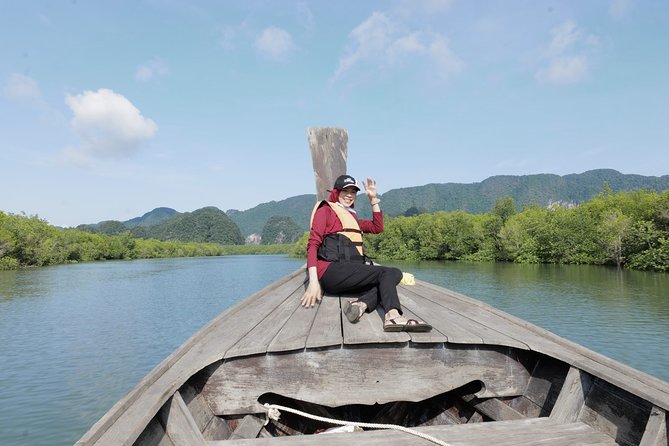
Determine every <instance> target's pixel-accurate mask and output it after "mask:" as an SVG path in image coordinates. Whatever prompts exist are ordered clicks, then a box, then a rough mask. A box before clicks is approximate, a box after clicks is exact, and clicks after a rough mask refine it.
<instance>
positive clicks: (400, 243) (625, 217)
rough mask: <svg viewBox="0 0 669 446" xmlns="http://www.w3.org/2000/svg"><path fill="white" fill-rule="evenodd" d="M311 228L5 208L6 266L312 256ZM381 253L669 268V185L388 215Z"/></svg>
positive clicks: (375, 251) (0, 232)
mask: <svg viewBox="0 0 669 446" xmlns="http://www.w3.org/2000/svg"><path fill="white" fill-rule="evenodd" d="M307 239H308V232H307V233H305V234H304V235H303V236H302V238H301V239H300V240H298V241H297V242H295V243H293V244H273V245H221V244H215V243H194V242H179V241H160V240H156V239H142V238H135V237H133V236H132V234H131V233H130V232H129V231H128V232H124V233H122V234H119V235H113V236H110V235H101V234H92V233H89V232H85V231H82V230H79V229H70V228H67V229H62V228H57V227H55V226H51V225H49V224H48V223H47V222H46V221H45V220H42V219H40V218H39V217H37V216H23V215H14V214H8V213H4V212H2V211H0V270H3V269H4V270H8V269H18V268H22V267H31V266H48V265H57V264H66V263H78V262H90V261H99V260H121V259H148V258H167V257H196V256H223V255H244V254H289V255H291V256H293V257H305V253H306V243H307ZM366 245H367V248H368V252H367V253H368V255H369V256H370V257H371V258H373V259H375V260H379V261H384V260H410V261H414V260H451V261H470V262H494V261H499V262H516V263H555V264H592V265H612V266H618V267H622V268H629V269H637V270H647V271H656V272H669V191H664V192H661V193H658V192H655V191H648V190H636V191H630V192H616V193H614V192H612V191H611V190H610V189H609V188H608V187H606V186H605V188H604V191H603V192H601V193H600V194H599V195H597V196H596V197H594V198H593V199H591V200H589V201H587V202H584V203H582V204H580V205H578V206H574V205H569V206H562V205H560V204H554V205H552V206H550V207H548V208H543V207H539V206H537V205H532V204H530V205H526V206H524V207H523V209H522V210H520V211H517V209H516V205H515V202H514V200H513V198H511V197H505V198H501V199H498V200H497V201H496V203H495V206H494V207H493V209H492V210H491V211H490V212H487V213H484V214H469V213H466V212H463V211H454V212H445V211H439V212H434V213H424V214H417V215H413V216H402V217H394V218H391V217H388V218H387V219H386V224H385V231H384V232H383V233H382V234H378V235H369V236H366Z"/></svg>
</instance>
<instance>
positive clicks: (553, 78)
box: [537, 56, 588, 84]
mask: <svg viewBox="0 0 669 446" xmlns="http://www.w3.org/2000/svg"><path fill="white" fill-rule="evenodd" d="M587 74H588V60H587V59H586V58H585V56H570V57H559V58H556V59H553V60H551V62H550V65H548V67H546V68H544V69H542V70H539V72H538V73H537V78H538V79H539V81H541V82H543V83H547V84H574V83H577V82H579V81H581V80H583V79H584V78H585V77H586V75H587Z"/></svg>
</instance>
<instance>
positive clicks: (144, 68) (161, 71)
mask: <svg viewBox="0 0 669 446" xmlns="http://www.w3.org/2000/svg"><path fill="white" fill-rule="evenodd" d="M169 71H170V70H169V68H168V67H167V64H165V62H163V61H162V60H161V59H160V58H158V57H154V58H153V59H150V60H147V61H146V62H144V63H143V64H141V65H140V66H139V67H137V71H135V79H137V80H138V81H143V82H146V81H150V80H153V79H156V78H159V77H163V76H165V75H166V74H168V73H169Z"/></svg>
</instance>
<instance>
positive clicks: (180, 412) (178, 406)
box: [160, 392, 205, 446]
mask: <svg viewBox="0 0 669 446" xmlns="http://www.w3.org/2000/svg"><path fill="white" fill-rule="evenodd" d="M160 419H161V421H162V424H163V426H165V432H166V433H167V435H168V436H169V437H170V440H172V442H173V443H174V444H175V445H176V446H189V445H192V446H197V445H202V446H204V444H205V439H204V437H203V436H202V433H201V432H200V430H199V428H198V426H197V423H196V422H195V419H193V415H192V414H191V412H190V410H188V407H187V406H186V403H185V402H184V400H183V398H181V394H180V393H179V392H176V393H175V394H174V396H172V399H171V402H170V404H166V405H165V406H164V407H163V408H162V409H161V414H160Z"/></svg>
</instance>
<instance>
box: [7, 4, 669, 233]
mask: <svg viewBox="0 0 669 446" xmlns="http://www.w3.org/2000/svg"><path fill="white" fill-rule="evenodd" d="M309 127H340V128H345V129H347V130H348V135H349V144H348V149H349V156H348V173H349V174H351V175H353V176H354V177H356V178H358V180H359V181H360V180H362V179H364V178H367V177H372V178H374V179H375V180H376V181H377V185H378V189H379V192H380V193H381V195H382V194H383V192H384V191H388V190H391V189H396V188H402V187H411V186H419V185H424V184H429V183H451V182H453V183H474V182H480V181H483V180H484V179H486V178H488V177H490V176H493V175H530V174H538V173H552V174H557V175H566V174H572V173H582V172H585V171H587V170H591V169H598V168H611V169H616V170H618V171H620V172H622V173H626V174H640V175H650V176H660V175H666V174H669V150H668V149H669V2H668V1H666V0H590V1H582V0H561V1H543V0H487V1H484V0H467V1H465V0H411V1H409V0H396V1H392V0H389V1H360V0H337V1H303V0H299V1H289V0H244V1H214V0H210V1H205V0H114V1H112V0H106V1H105V0H95V1H93V0H71V1H65V0H63V1H56V0H53V1H50V0H42V1H37V0H24V1H20V2H19V1H14V0H0V210H1V211H4V212H6V213H12V214H19V215H21V214H25V215H30V216H32V215H37V216H39V217H40V218H42V219H44V220H46V221H48V222H49V223H50V224H52V225H57V226H64V227H68V226H72V227H73V226H77V225H79V224H83V223H96V222H99V221H103V220H120V221H125V220H128V219H130V218H133V217H138V216H141V215H143V214H144V213H146V212H148V211H150V210H152V209H154V208H156V207H160V206H165V207H171V208H173V209H176V210H177V211H179V212H192V211H194V210H196V209H199V208H201V207H204V206H215V207H217V208H219V209H221V210H228V209H238V210H246V209H250V208H252V207H255V206H256V205H258V204H261V203H265V202H269V201H272V200H275V201H279V200H283V199H286V198H289V197H293V196H296V195H301V194H313V193H315V183H314V178H313V168H312V164H311V159H310V154H309V146H308V142H307V129H308V128H309Z"/></svg>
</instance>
